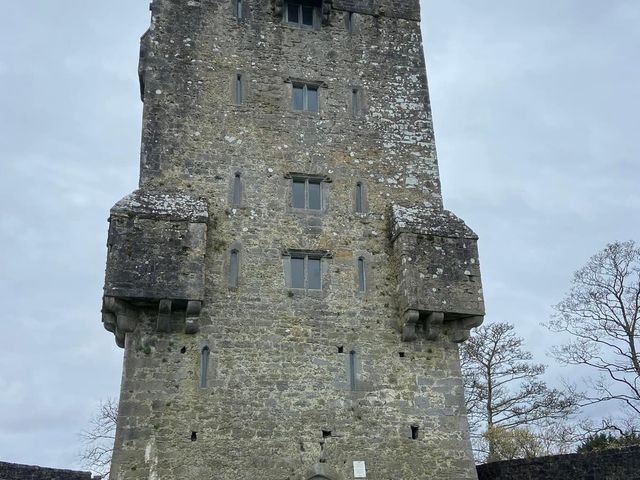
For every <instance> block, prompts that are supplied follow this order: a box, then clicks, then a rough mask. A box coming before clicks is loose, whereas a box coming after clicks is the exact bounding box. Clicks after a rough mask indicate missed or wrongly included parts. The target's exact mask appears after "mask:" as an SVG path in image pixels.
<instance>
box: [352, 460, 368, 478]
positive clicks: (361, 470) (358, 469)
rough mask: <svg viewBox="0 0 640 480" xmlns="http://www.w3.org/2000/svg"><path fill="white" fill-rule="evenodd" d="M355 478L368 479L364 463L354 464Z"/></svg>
mask: <svg viewBox="0 0 640 480" xmlns="http://www.w3.org/2000/svg"><path fill="white" fill-rule="evenodd" d="M353 476H354V477H355V478H367V469H366V467H365V466H364V462H353Z"/></svg>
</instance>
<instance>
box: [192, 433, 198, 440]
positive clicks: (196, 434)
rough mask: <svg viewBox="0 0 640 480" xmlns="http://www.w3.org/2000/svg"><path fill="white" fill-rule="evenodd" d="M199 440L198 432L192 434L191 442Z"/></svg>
mask: <svg viewBox="0 0 640 480" xmlns="http://www.w3.org/2000/svg"><path fill="white" fill-rule="evenodd" d="M196 440H198V432H191V441H192V442H195V441H196Z"/></svg>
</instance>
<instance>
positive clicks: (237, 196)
mask: <svg viewBox="0 0 640 480" xmlns="http://www.w3.org/2000/svg"><path fill="white" fill-rule="evenodd" d="M232 203H233V206H234V207H239V206H240V204H241V203H242V177H241V175H240V173H236V174H235V175H234V176H233V199H232Z"/></svg>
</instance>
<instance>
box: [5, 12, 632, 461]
mask: <svg viewBox="0 0 640 480" xmlns="http://www.w3.org/2000/svg"><path fill="white" fill-rule="evenodd" d="M176 1H177V0H176ZM1 4H2V16H1V17H0V305H1V307H2V309H1V310H0V312H1V313H0V338H1V339H2V348H0V460H3V461H11V462H17V463H32V464H40V465H46V466H54V467H67V468H80V466H81V465H80V464H79V461H78V457H77V454H78V451H79V449H80V445H79V439H78V432H79V431H80V430H81V429H82V428H83V427H84V426H85V425H86V423H87V421H88V419H89V417H90V416H91V414H92V413H93V412H94V411H95V409H96V407H97V405H98V403H99V400H100V399H104V398H106V397H109V396H112V397H117V394H118V389H119V383H120V374H121V361H122V350H120V349H118V348H116V346H115V344H114V342H113V335H111V334H109V333H107V332H106V331H104V330H103V328H102V324H101V322H100V299H101V294H102V281H103V274H104V262H105V253H106V251H105V242H106V238H107V222H106V219H107V216H108V212H109V208H110V207H111V206H112V204H113V203H115V202H116V201H117V200H119V199H120V198H121V197H122V196H124V195H126V194H128V193H129V192H130V191H132V190H133V189H134V188H135V187H136V185H137V179H138V153H139V142H140V117H141V110H142V109H141V107H142V105H141V103H140V100H139V91H138V84H137V61H138V58H137V56H138V39H139V36H140V35H141V34H142V33H143V32H144V31H145V29H146V28H147V26H148V24H149V11H148V1H147V0H110V1H108V2H105V1H97V0H32V1H29V2H25V1H18V2H15V1H9V0H4V1H2V2H1ZM638 25H640V2H638V0H608V1H602V0H537V1H524V0H483V1H479V0H426V1H423V29H424V36H425V38H424V40H425V41H424V43H425V50H426V57H427V65H428V74H429V81H430V90H431V101H432V107H433V111H434V121H435V129H436V139H437V146H438V153H439V160H440V168H441V175H442V184H443V194H444V199H445V206H446V207H447V208H448V209H450V210H452V211H454V212H455V213H457V214H458V215H459V216H461V217H462V218H464V219H465V220H466V221H467V223H468V224H469V225H470V226H471V227H472V228H473V229H475V230H476V232H477V233H478V234H479V235H480V259H481V263H482V275H483V283H484V287H485V298H486V303H487V310H488V316H487V320H494V321H498V320H500V321H509V322H513V323H515V324H516V325H517V332H518V334H519V335H521V336H523V337H525V339H526V341H527V344H528V347H529V348H531V349H532V350H534V352H535V353H536V357H537V358H538V359H539V360H541V361H546V359H545V352H546V351H547V350H548V348H549V346H550V345H551V344H552V342H553V339H552V336H551V335H550V334H549V333H548V332H547V331H546V330H544V329H543V328H542V327H540V325H539V324H540V322H542V321H545V320H546V319H547V318H548V316H549V314H550V312H551V308H550V306H551V305H553V304H554V303H557V302H558V301H559V300H560V299H561V298H562V296H563V294H564V292H565V291H566V289H567V286H568V283H569V280H570V278H571V275H572V273H573V271H575V270H576V269H577V268H579V267H580V266H581V265H583V264H584V263H585V262H586V260H587V259H588V258H589V256H591V255H592V254H593V253H595V252H596V251H598V250H599V249H601V248H603V247H604V246H605V244H606V243H607V242H611V241H613V240H627V239H636V240H640V226H639V223H638V211H639V207H640V189H639V188H638V179H640V162H639V158H638V157H639V156H640V147H639V146H638V138H639V136H640V132H639V130H640V129H639V128H638V127H640V125H639V123H640V122H639V121H638V115H639V114H640V62H638V58H639V54H640V28H638ZM557 371H558V369H557V368H555V369H554V372H557Z"/></svg>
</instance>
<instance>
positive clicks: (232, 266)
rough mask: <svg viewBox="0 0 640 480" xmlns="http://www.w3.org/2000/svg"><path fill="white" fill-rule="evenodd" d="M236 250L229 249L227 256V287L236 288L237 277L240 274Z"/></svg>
mask: <svg viewBox="0 0 640 480" xmlns="http://www.w3.org/2000/svg"><path fill="white" fill-rule="evenodd" d="M238 257H239V254H238V250H231V255H230V258H229V287H230V288H236V287H237V286H238V277H239V276H240V265H239V261H238V260H239V258H238Z"/></svg>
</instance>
